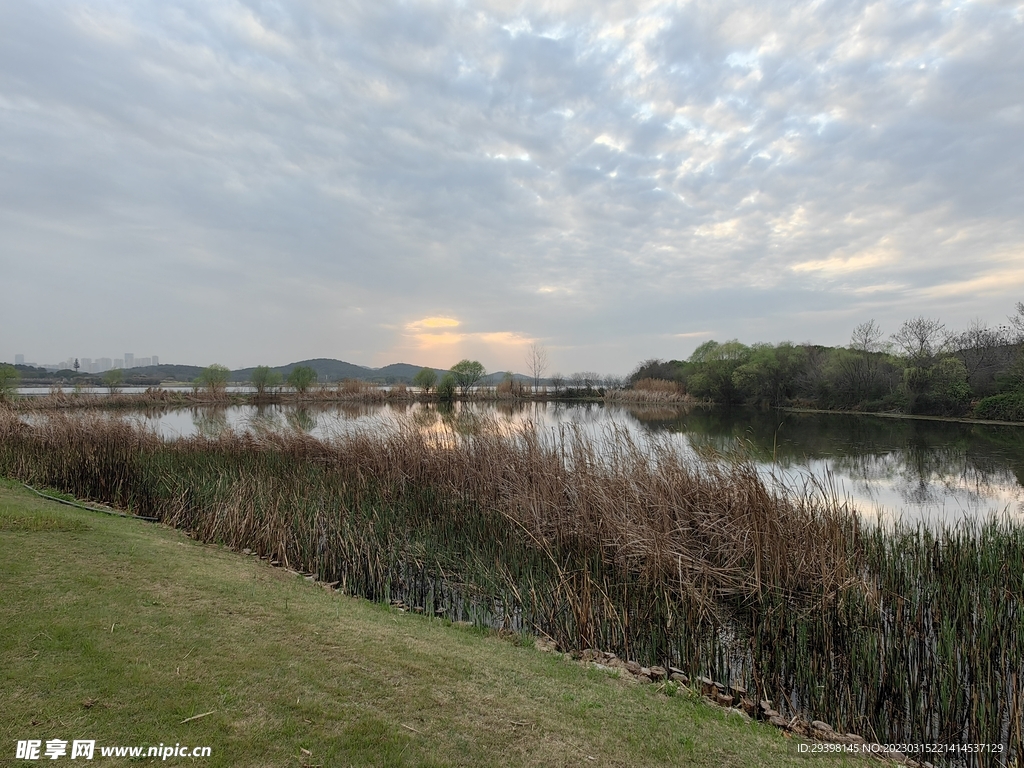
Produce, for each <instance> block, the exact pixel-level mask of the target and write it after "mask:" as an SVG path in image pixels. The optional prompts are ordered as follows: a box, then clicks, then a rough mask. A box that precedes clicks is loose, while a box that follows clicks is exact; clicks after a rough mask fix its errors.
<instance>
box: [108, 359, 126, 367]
mask: <svg viewBox="0 0 1024 768" xmlns="http://www.w3.org/2000/svg"><path fill="white" fill-rule="evenodd" d="M111 367H112V368H124V360H122V359H121V358H120V357H115V358H114V364H113V365H112V366H111Z"/></svg>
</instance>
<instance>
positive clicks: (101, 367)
mask: <svg viewBox="0 0 1024 768" xmlns="http://www.w3.org/2000/svg"><path fill="white" fill-rule="evenodd" d="M113 364H114V363H113V361H112V360H111V359H110V358H109V357H101V358H100V359H99V360H97V361H96V373H103V372H104V371H109V370H110V368H111V366H112V365H113Z"/></svg>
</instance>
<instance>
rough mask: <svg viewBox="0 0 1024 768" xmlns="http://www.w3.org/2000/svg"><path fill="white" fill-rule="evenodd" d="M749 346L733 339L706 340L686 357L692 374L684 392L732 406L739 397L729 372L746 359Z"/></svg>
mask: <svg viewBox="0 0 1024 768" xmlns="http://www.w3.org/2000/svg"><path fill="white" fill-rule="evenodd" d="M750 356H751V350H750V347H748V346H746V345H745V344H740V342H738V341H736V340H735V339H733V340H731V341H727V342H725V343H724V344H719V343H718V342H717V341H706V342H704V343H703V344H701V345H700V346H699V347H697V349H696V350H694V352H693V354H692V355H691V356H690V363H691V364H692V368H691V370H692V373H691V374H690V375H689V377H688V378H687V380H686V389H687V391H688V392H690V393H691V394H693V395H694V396H696V397H708V398H711V399H712V400H714V401H715V402H716V403H726V404H728V403H734V402H736V401H737V400H738V399H739V397H740V392H739V391H738V389H737V386H736V383H735V382H734V380H733V373H734V372H735V371H736V369H737V368H739V367H740V366H742V365H743V364H744V363H746V362H748V361H749V360H750Z"/></svg>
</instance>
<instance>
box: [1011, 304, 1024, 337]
mask: <svg viewBox="0 0 1024 768" xmlns="http://www.w3.org/2000/svg"><path fill="white" fill-rule="evenodd" d="M1007 320H1009V321H1010V326H1011V327H1012V328H1013V330H1014V334H1015V335H1016V337H1017V338H1016V339H1015V340H1014V341H1015V343H1017V344H1024V302H1021V301H1018V302H1017V314H1016V315H1010V316H1009V317H1008V318H1007Z"/></svg>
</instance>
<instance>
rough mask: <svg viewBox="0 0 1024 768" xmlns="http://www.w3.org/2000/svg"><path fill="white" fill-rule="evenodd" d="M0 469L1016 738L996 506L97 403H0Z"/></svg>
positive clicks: (534, 446)
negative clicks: (150, 426) (191, 428)
mask: <svg viewBox="0 0 1024 768" xmlns="http://www.w3.org/2000/svg"><path fill="white" fill-rule="evenodd" d="M0 472H2V473H5V474H9V475H12V476H15V477H18V478H21V479H22V480H25V481H26V482H30V483H33V484H37V485H48V486H53V487H57V488H59V489H61V490H64V491H67V492H70V493H74V494H75V495H77V496H80V497H83V498H88V499H93V500H97V501H104V502H107V503H113V504H117V505H119V506H122V507H125V508H129V509H132V510H134V511H136V512H137V513H139V514H145V515H149V516H155V517H158V518H160V519H161V520H163V521H164V522H166V523H168V524H171V525H175V526H178V527H181V528H184V529H186V530H188V531H190V532H192V533H193V535H195V536H197V537H198V538H200V539H202V540H206V541H217V542H221V543H224V544H228V545H230V546H234V547H238V548H241V547H249V548H251V549H254V550H256V551H258V552H260V553H261V554H264V555H267V556H269V557H272V558H274V559H277V560H280V561H282V562H285V563H287V564H289V565H291V566H292V567H295V568H298V569H301V570H304V571H307V572H311V573H316V574H317V575H318V576H320V578H322V579H323V580H326V581H339V582H340V583H341V586H342V587H343V588H344V589H345V590H346V591H348V592H353V593H356V594H361V595H364V596H367V597H370V598H373V599H390V598H400V599H403V600H405V601H406V602H408V603H411V604H414V605H420V606H422V607H424V608H425V609H426V610H428V611H438V612H444V613H445V614H446V615H448V616H450V617H451V618H467V617H468V618H472V617H474V616H475V617H478V618H482V617H486V618H487V620H489V621H492V622H494V621H497V622H500V623H504V624H505V625H506V626H509V627H512V628H524V629H529V630H531V631H538V632H543V633H546V634H549V635H551V636H552V637H554V638H555V639H556V640H557V641H558V642H559V643H561V644H562V645H563V646H568V647H585V646H598V647H602V648H605V649H610V650H615V651H617V652H619V653H620V654H621V655H624V656H627V657H632V658H638V659H642V660H646V661H649V662H655V661H658V662H662V663H664V662H672V663H675V664H677V665H680V666H684V667H686V668H687V669H688V670H689V671H691V672H692V673H694V674H697V673H704V674H710V675H711V676H714V677H716V678H718V679H724V680H726V681H727V682H728V681H733V680H738V681H739V682H742V683H743V684H745V685H747V686H748V687H752V689H753V690H755V691H757V693H758V694H760V695H762V696H764V697H766V698H770V699H773V700H775V701H776V702H777V707H778V708H780V709H783V710H787V709H788V710H790V711H799V710H802V711H803V712H805V713H810V714H811V715H815V716H818V717H822V718H825V719H829V720H830V721H831V722H833V723H835V724H836V725H837V726H839V727H844V728H847V729H849V730H856V731H857V732H860V733H864V734H865V735H869V736H871V737H873V738H875V739H876V740H881V741H885V740H914V741H918V742H921V743H924V742H929V741H948V742H953V743H956V742H965V741H972V742H990V743H999V744H1002V745H1003V749H1004V752H1003V755H1004V757H1006V756H1010V755H1013V756H1017V758H1018V759H1020V758H1022V757H1024V753H1022V743H1024V742H1022V738H1021V732H1020V731H1021V726H1020V721H1021V719H1022V715H1024V693H1022V690H1024V667H1022V659H1024V612H1022V606H1021V595H1022V594H1024V534H1022V530H1021V527H1020V526H1014V525H1012V524H1010V523H1009V522H1007V521H1003V522H1001V523H998V522H994V521H993V522H990V523H988V524H987V525H986V526H984V527H982V528H980V529H974V530H969V529H967V528H958V529H954V530H943V531H939V532H931V531H927V530H924V529H913V530H906V529H896V530H895V531H893V530H887V529H879V528H873V529H865V528H863V527H862V526H861V524H860V522H859V520H858V518H857V517H856V515H854V514H852V513H851V512H850V511H849V510H847V509H846V508H845V507H844V505H843V504H842V503H841V502H840V500H839V499H837V498H836V497H835V496H834V495H831V494H829V493H827V492H822V490H821V489H807V490H806V491H805V492H804V493H797V494H794V493H792V492H789V491H785V490H784V489H782V488H781V487H776V486H773V485H772V484H771V483H769V482H766V481H765V480H764V479H763V478H761V477H760V476H759V475H758V473H757V471H756V468H755V467H754V466H753V465H752V464H750V463H749V462H744V461H723V460H721V457H715V456H706V457H703V458H699V457H698V458H694V457H692V456H685V455H682V454H680V453H679V452H677V451H676V450H673V449H672V448H671V447H670V446H668V444H657V443H655V444H653V445H646V446H641V445H638V444H636V443H635V442H633V441H632V440H631V438H630V436H629V435H628V434H627V433H625V432H614V433H611V434H608V435H605V436H604V439H602V440H601V441H595V440H594V439H592V438H590V437H588V436H587V435H586V434H585V433H583V432H580V431H572V430H569V431H565V432H563V433H562V434H561V435H560V436H558V439H544V438H543V437H542V436H541V435H540V434H539V433H538V432H536V431H533V430H530V429H520V430H512V429H510V428H508V427H507V426H506V427H503V426H501V425H500V424H498V423H496V422H488V421H481V422H479V423H478V425H477V428H476V429H475V430H474V431H473V432H472V433H471V434H458V433H456V432H453V431H450V430H446V429H441V430H437V429H435V428H431V429H426V430H423V429H417V428H416V426H415V424H414V423H412V422H402V423H400V424H398V425H397V426H396V427H395V429H393V430H383V431H378V432H374V433H368V432H364V433H356V434H352V435H346V436H343V437H339V438H338V439H335V440H332V441H321V440H317V439H314V438H312V437H309V436H307V435H304V434H301V433H298V432H266V433H262V434H251V433H244V434H237V433H227V434H224V435H222V436H220V437H218V438H216V439H206V438H202V437H194V438H188V439H180V440H176V441H165V440H163V439H161V438H159V437H158V436H156V435H155V434H153V433H150V432H147V431H145V430H143V429H141V428H139V427H137V426H135V425H131V424H129V423H126V422H123V421H120V420H118V419H116V418H111V417H104V416H101V415H96V414H91V415H81V414H74V415H72V414H67V413H61V412H58V413H53V414H50V415H49V416H47V417H46V418H45V420H43V421H39V422H37V423H36V424H35V425H34V426H29V425H27V424H25V423H24V422H23V421H22V420H21V419H20V418H19V417H18V415H17V414H16V413H14V412H12V411H4V412H0ZM966 764H972V765H988V764H993V763H992V762H991V761H988V762H986V759H983V758H980V757H977V756H974V757H970V756H968V757H967V758H966ZM995 764H999V763H998V761H997V762H996V763H995Z"/></svg>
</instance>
